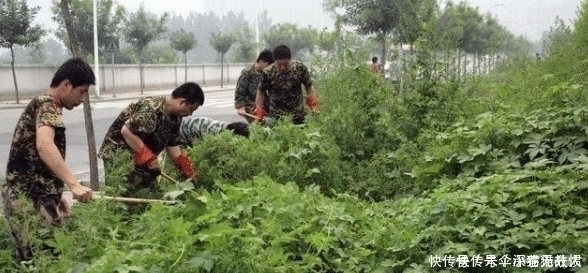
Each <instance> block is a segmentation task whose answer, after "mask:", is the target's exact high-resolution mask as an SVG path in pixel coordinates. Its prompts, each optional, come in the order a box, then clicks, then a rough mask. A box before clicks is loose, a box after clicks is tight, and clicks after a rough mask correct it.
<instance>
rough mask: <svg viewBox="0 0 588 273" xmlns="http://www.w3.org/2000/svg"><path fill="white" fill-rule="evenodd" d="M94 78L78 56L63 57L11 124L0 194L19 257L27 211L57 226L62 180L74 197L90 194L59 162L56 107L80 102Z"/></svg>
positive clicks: (26, 255) (25, 243)
mask: <svg viewBox="0 0 588 273" xmlns="http://www.w3.org/2000/svg"><path fill="white" fill-rule="evenodd" d="M95 81H96V78H95V76H94V72H93V71H92V69H91V68H90V66H89V65H88V64H87V63H85V62H84V61H83V60H81V59H78V58H74V59H70V60H68V61H66V62H65V63H63V64H62V65H61V66H60V67H59V69H58V70H57V72H55V74H54V76H53V79H52V80H51V85H50V87H49V89H48V90H47V92H46V93H45V94H44V95H41V96H38V97H36V98H34V99H32V100H31V101H30V102H29V104H28V105H27V106H26V108H25V109H24V112H23V113H22V114H21V116H20V118H19V120H18V122H17V124H16V129H15V130H14V137H13V140H12V145H11V147H10V153H9V155H8V164H7V166H6V184H4V185H3V186H2V198H3V204H4V215H5V217H6V219H7V220H8V225H9V228H10V231H11V234H12V237H13V240H14V243H15V245H16V248H17V258H18V260H19V261H26V260H30V259H32V257H33V253H32V248H31V246H30V245H29V239H28V236H29V234H30V232H31V231H30V230H29V228H28V227H29V225H30V223H28V222H27V221H30V220H29V219H30V218H31V217H30V215H31V213H33V214H35V213H36V214H38V215H39V216H40V218H41V220H42V225H44V226H47V227H59V226H61V225H62V224H63V220H64V217H67V216H68V215H69V213H70V206H69V203H68V201H67V199H66V198H65V197H64V196H63V195H62V193H63V190H64V186H67V187H68V188H69V190H70V191H71V193H72V196H73V197H74V198H75V199H77V200H78V201H80V202H88V201H89V200H91V199H92V195H93V192H92V189H90V188H88V187H85V186H83V185H82V184H80V182H79V181H78V180H77V178H76V177H75V176H74V174H73V173H72V172H71V170H70V169H69V168H68V167H67V165H66V163H65V125H64V122H63V115H62V110H63V108H64V107H65V108H66V109H68V110H71V109H73V108H74V107H76V106H78V105H80V103H82V102H83V99H84V96H85V95H86V94H87V93H88V89H89V88H90V85H93V84H95ZM33 225H34V224H33Z"/></svg>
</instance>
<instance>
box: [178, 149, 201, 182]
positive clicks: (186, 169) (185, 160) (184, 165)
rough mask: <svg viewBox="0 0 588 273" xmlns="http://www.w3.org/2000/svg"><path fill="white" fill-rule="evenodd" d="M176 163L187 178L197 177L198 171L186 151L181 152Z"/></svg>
mask: <svg viewBox="0 0 588 273" xmlns="http://www.w3.org/2000/svg"><path fill="white" fill-rule="evenodd" d="M174 164H175V165H176V167H177V168H178V169H179V170H180V172H182V174H183V175H184V176H185V177H186V178H190V179H193V178H195V177H196V171H195V170H194V166H192V161H191V160H190V158H189V157H188V155H186V154H184V153H182V154H180V155H179V156H178V157H176V158H175V159H174Z"/></svg>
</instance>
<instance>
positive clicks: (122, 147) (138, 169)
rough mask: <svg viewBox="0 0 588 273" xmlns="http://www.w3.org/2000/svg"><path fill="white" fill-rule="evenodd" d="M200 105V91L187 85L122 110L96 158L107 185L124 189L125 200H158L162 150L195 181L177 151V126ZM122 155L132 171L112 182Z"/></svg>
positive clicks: (188, 163)
mask: <svg viewBox="0 0 588 273" xmlns="http://www.w3.org/2000/svg"><path fill="white" fill-rule="evenodd" d="M203 103H204V93H203V91H202V88H201V87H200V86H199V85H198V84H196V83H193V82H188V83H184V84H183V85H181V86H179V87H177V88H176V89H175V90H173V92H172V93H171V95H168V96H153V97H146V98H142V99H140V100H138V101H137V102H134V103H131V104H130V105H129V106H127V107H126V108H125V109H123V110H122V112H121V113H120V115H119V116H118V117H117V119H116V120H115V121H114V122H113V123H112V125H111V126H110V128H109V129H108V131H107V133H106V136H105V137H104V141H103V143H102V146H101V147H100V152H99V154H98V156H99V157H100V158H102V160H103V162H104V173H105V178H106V179H105V180H106V185H109V186H111V185H112V186H114V185H117V184H118V185H121V186H123V187H124V188H125V192H123V194H124V195H125V196H128V197H139V198H141V197H143V198H146V197H148V198H161V197H162V192H161V191H160V190H159V189H158V188H157V185H156V178H157V176H158V175H159V174H160V173H161V171H160V166H159V162H158V159H157V155H159V154H160V153H161V152H162V151H163V149H164V148H165V149H166V151H167V153H168V155H169V156H170V158H172V160H173V162H174V164H175V165H176V167H177V168H178V169H179V170H180V171H181V173H182V174H183V175H184V176H185V177H186V178H189V179H194V178H195V177H196V172H195V170H194V167H193V166H192V162H191V160H190V158H189V157H188V156H187V154H186V153H184V152H182V151H181V150H180V148H179V145H180V124H181V122H182V117H185V116H189V115H192V113H193V112H194V111H195V110H196V109H198V107H199V106H201V105H202V104H203ZM125 153H126V154H127V155H128V156H129V157H130V158H128V159H127V160H132V161H133V163H134V168H133V170H132V171H131V172H130V173H129V174H127V175H126V176H125V177H124V178H123V181H113V180H112V177H110V174H111V172H112V171H113V170H115V167H117V166H118V165H119V164H117V162H116V160H117V159H118V158H117V157H118V156H123V157H124V154H125ZM121 154H122V155H121ZM121 182H122V183H121Z"/></svg>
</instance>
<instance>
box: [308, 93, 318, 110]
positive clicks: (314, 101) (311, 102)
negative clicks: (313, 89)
mask: <svg viewBox="0 0 588 273" xmlns="http://www.w3.org/2000/svg"><path fill="white" fill-rule="evenodd" d="M306 105H308V107H310V110H312V111H313V112H315V111H316V110H317V108H318V106H319V99H318V97H317V96H316V94H313V95H310V96H308V97H306Z"/></svg>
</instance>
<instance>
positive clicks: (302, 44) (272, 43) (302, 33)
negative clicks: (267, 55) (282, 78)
mask: <svg viewBox="0 0 588 273" xmlns="http://www.w3.org/2000/svg"><path fill="white" fill-rule="evenodd" d="M316 37H317V31H316V29H314V28H312V27H310V26H309V27H306V28H299V27H298V26H297V25H295V24H290V23H283V24H277V25H274V26H272V27H270V28H269V30H268V31H267V32H266V33H265V34H264V36H263V39H264V41H265V44H266V46H267V47H268V48H271V49H274V48H276V47H277V46H279V45H282V44H283V45H287V46H288V47H289V48H290V50H291V51H292V57H293V58H298V59H301V58H302V57H303V56H304V55H305V53H307V52H308V53H312V52H313V51H314V45H315V40H316Z"/></svg>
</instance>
